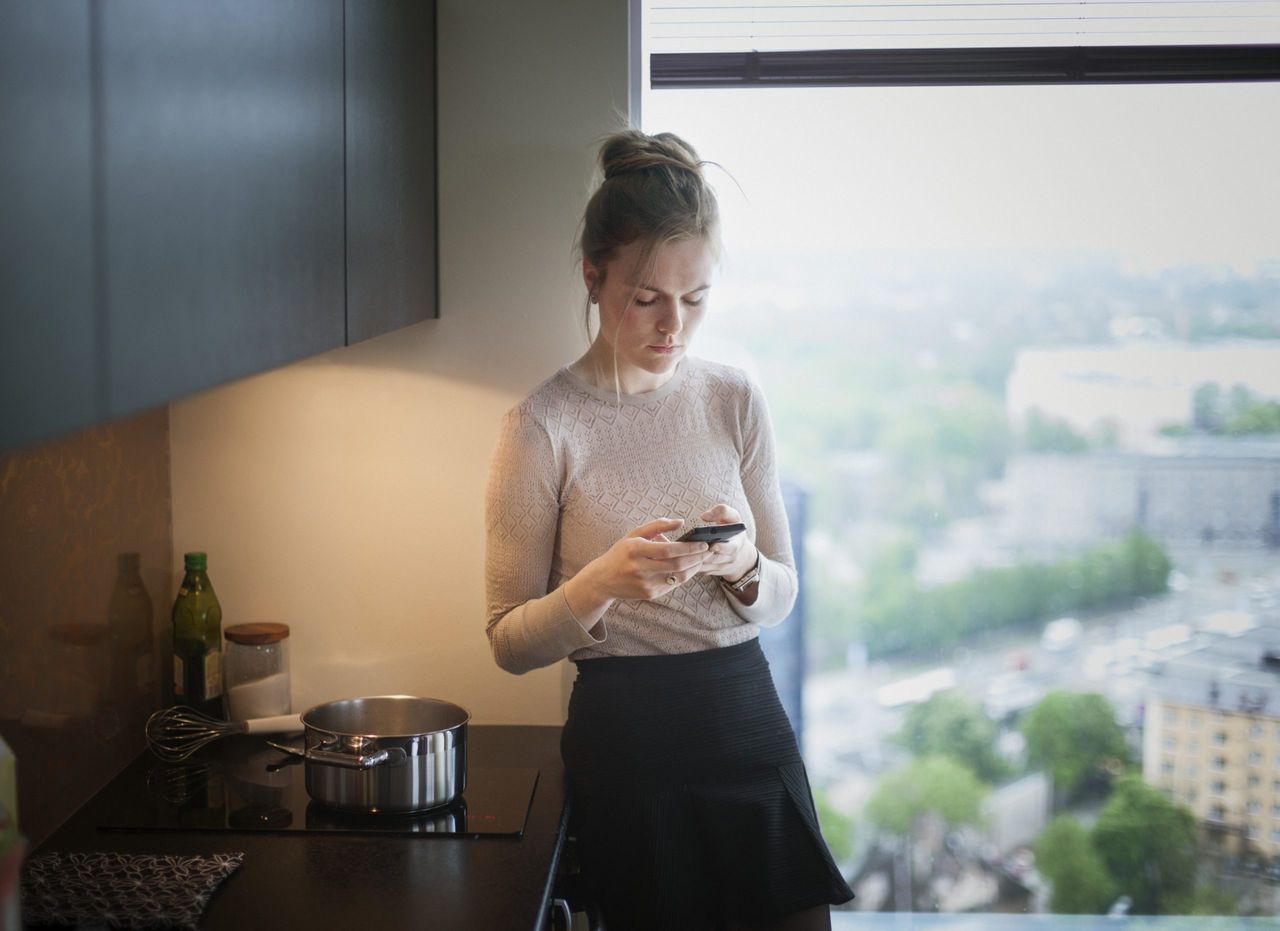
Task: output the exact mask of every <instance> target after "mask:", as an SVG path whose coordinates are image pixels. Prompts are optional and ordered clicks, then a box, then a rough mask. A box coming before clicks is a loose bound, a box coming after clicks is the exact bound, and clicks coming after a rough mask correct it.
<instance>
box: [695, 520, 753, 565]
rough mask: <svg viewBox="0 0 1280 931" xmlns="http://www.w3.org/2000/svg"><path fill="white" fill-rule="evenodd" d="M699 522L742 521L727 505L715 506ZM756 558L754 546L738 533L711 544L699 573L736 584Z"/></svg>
mask: <svg viewBox="0 0 1280 931" xmlns="http://www.w3.org/2000/svg"><path fill="white" fill-rule="evenodd" d="M699 520H703V521H706V522H707V523H709V524H736V523H739V522H740V521H741V520H742V515H741V514H739V513H738V512H737V511H736V510H734V509H733V508H731V507H729V505H727V504H717V505H716V506H715V507H713V508H712V509H711V510H709V511H707V512H706V513H704V514H703V515H702V516H701V517H700V518H699ZM758 558H759V553H758V552H757V551H756V545H755V544H754V543H752V542H751V540H750V539H748V537H747V535H746V534H745V533H740V534H738V535H737V536H736V537H732V538H730V539H728V540H725V541H723V542H721V543H713V544H711V552H710V553H709V554H708V555H707V558H706V559H704V560H703V561H702V569H701V571H702V573H703V574H704V575H715V576H719V577H720V578H722V579H724V580H725V581H726V582H736V581H737V580H738V579H740V578H742V577H743V576H744V575H746V574H747V573H748V572H750V571H751V567H752V566H754V565H755V564H756V560H757V559H758Z"/></svg>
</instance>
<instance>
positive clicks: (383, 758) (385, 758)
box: [305, 747, 408, 769]
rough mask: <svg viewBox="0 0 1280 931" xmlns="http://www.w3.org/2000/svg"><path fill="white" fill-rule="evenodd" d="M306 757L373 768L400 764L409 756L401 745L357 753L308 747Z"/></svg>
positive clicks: (362, 767) (316, 760)
mask: <svg viewBox="0 0 1280 931" xmlns="http://www.w3.org/2000/svg"><path fill="white" fill-rule="evenodd" d="M305 755H306V758H307V759H308V760H314V761H315V762H317V763H332V764H333V765H334V766H341V767H343V768H345V769H372V768H373V767H375V766H398V765H400V764H401V763H404V762H405V760H406V759H408V757H407V756H406V755H405V752H404V750H402V749H401V748H399V747H386V748H384V749H382V750H378V751H375V752H374V753H367V754H362V755H357V754H354V753H339V752H338V751H335V750H319V749H312V748H308V749H307V751H306V754H305Z"/></svg>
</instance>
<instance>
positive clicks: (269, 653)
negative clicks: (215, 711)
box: [222, 624, 293, 721]
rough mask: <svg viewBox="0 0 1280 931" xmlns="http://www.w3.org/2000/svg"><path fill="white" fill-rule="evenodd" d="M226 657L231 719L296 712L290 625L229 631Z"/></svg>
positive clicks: (245, 626) (249, 626) (241, 626)
mask: <svg viewBox="0 0 1280 931" xmlns="http://www.w3.org/2000/svg"><path fill="white" fill-rule="evenodd" d="M226 637H227V648H226V651H225V652H224V654H223V658H222V662H223V676H224V685H225V686H226V693H225V696H226V708H227V717H228V718H230V719H231V720H232V721H248V720H250V719H252V718H269V717H272V716H273V715H277V714H288V713H289V712H290V711H292V710H293V703H292V699H291V696H290V682H289V625H288V624H237V625H235V626H234V627H228V628H227V629H226Z"/></svg>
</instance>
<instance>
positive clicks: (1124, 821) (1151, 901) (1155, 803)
mask: <svg viewBox="0 0 1280 931" xmlns="http://www.w3.org/2000/svg"><path fill="white" fill-rule="evenodd" d="M1092 837H1093V844H1094V846H1095V847H1096V848H1097V849H1098V851H1099V852H1100V853H1101V855H1102V858H1103V861H1104V862H1105V863H1106V865H1107V872H1108V873H1110V874H1111V878H1112V879H1113V880H1115V883H1116V886H1117V888H1118V889H1119V891H1120V892H1122V893H1124V894H1126V895H1128V896H1129V897H1130V898H1132V899H1133V911H1134V913H1136V914H1140V915H1162V914H1176V913H1179V912H1185V911H1186V910H1187V908H1188V907H1190V906H1191V905H1192V904H1193V900H1194V891H1195V885H1194V883H1195V875H1196V859H1195V816H1194V815H1193V814H1192V813H1191V810H1190V809H1189V808H1186V807H1185V806H1182V805H1179V804H1177V803H1176V802H1172V801H1170V800H1169V799H1168V798H1166V797H1165V795H1164V794H1163V793H1162V792H1160V791H1159V790H1158V789H1155V788H1152V787H1151V786H1149V785H1147V784H1146V783H1145V782H1143V781H1142V777H1140V776H1137V775H1127V776H1123V777H1121V778H1120V779H1119V780H1118V781H1117V782H1116V786H1115V791H1113V792H1112V794H1111V798H1110V799H1108V800H1107V804H1106V806H1105V807H1104V808H1103V809H1102V813H1101V814H1100V815H1098V823H1097V824H1095V825H1094V828H1093V835H1092Z"/></svg>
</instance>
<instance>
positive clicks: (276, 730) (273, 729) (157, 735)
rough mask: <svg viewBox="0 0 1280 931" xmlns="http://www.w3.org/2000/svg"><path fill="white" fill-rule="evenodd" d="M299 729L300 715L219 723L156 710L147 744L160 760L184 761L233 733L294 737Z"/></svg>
mask: <svg viewBox="0 0 1280 931" xmlns="http://www.w3.org/2000/svg"><path fill="white" fill-rule="evenodd" d="M301 730H302V716H301V715H297V714H280V715H276V716H275V717H272V718H253V719H251V720H249V721H220V720H219V719H217V718H211V717H210V716H209V715H207V714H203V713H201V712H199V711H196V710H195V709H194V708H188V707H186V706H185V705H177V706H175V707H173V708H165V709H164V710H162V711H157V712H156V713H155V714H153V715H152V716H151V717H149V718H147V744H148V745H149V746H150V747H151V752H152V753H154V754H155V755H156V756H158V757H160V759H162V760H168V761H169V762H171V763H176V762H177V761H179V760H185V759H186V758H187V757H189V756H191V754H193V753H195V752H196V751H197V750H199V749H200V748H201V747H203V746H204V745H205V744H207V743H212V742H213V741H215V740H217V739H218V738H220V737H230V736H232V735H233V734H289V733H293V734H296V733H298V732H300V731H301Z"/></svg>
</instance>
